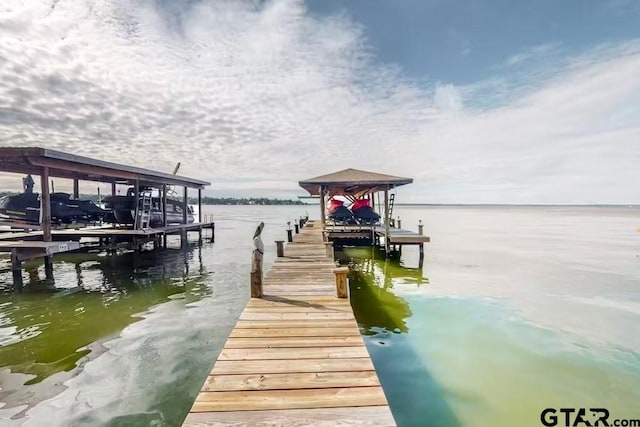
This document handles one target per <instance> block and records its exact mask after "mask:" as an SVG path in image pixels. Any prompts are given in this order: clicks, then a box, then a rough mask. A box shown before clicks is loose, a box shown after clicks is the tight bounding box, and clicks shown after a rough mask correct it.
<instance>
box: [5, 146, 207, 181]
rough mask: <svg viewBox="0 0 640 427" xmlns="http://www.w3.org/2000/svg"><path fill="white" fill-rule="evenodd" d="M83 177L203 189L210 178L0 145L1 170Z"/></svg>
mask: <svg viewBox="0 0 640 427" xmlns="http://www.w3.org/2000/svg"><path fill="white" fill-rule="evenodd" d="M44 167H48V168H49V176H52V177H59V178H69V179H78V180H83V181H98V182H115V183H120V184H133V183H135V182H136V181H138V183H139V184H140V185H148V186H157V185H176V186H180V187H187V188H199V189H202V188H204V187H205V186H207V185H211V183H210V182H207V181H202V180H199V179H195V178H187V177H184V176H179V175H172V174H170V173H165V172H159V171H153V170H150V169H144V168H139V167H135V166H129V165H123V164H119V163H112V162H106V161H102V160H97V159H92V158H89V157H82V156H77V155H75V154H70V153H64V152H62V151H56V150H50V149H47V148H41V147H27V148H17V147H0V172H13V173H21V174H34V175H40V174H41V173H42V171H43V168H44Z"/></svg>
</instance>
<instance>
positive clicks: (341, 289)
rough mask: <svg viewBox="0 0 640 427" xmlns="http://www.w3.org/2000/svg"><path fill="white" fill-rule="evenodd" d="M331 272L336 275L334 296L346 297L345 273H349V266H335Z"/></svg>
mask: <svg viewBox="0 0 640 427" xmlns="http://www.w3.org/2000/svg"><path fill="white" fill-rule="evenodd" d="M333 274H335V276H336V296H337V297H338V298H347V297H348V286H347V274H349V267H339V268H336V269H335V270H333Z"/></svg>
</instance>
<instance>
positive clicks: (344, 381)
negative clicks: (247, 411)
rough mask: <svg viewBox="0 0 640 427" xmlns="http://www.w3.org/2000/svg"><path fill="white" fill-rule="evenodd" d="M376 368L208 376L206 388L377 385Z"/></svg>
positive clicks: (228, 389)
mask: <svg viewBox="0 0 640 427" xmlns="http://www.w3.org/2000/svg"><path fill="white" fill-rule="evenodd" d="M377 385H379V383H378V376H377V375H376V373H375V371H358V372H287V373H286V374H248V375H215V376H209V377H208V378H207V381H206V382H205V383H204V387H203V388H202V390H203V391H242V390H244V391H250V390H286V389H291V390H294V389H300V388H336V387H368V386H377Z"/></svg>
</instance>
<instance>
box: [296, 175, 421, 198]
mask: <svg viewBox="0 0 640 427" xmlns="http://www.w3.org/2000/svg"><path fill="white" fill-rule="evenodd" d="M412 182H413V178H403V177H400V176H393V175H386V174H382V173H376V172H368V171H363V170H358V169H345V170H341V171H338V172H334V173H330V174H327V175H322V176H317V177H315V178H310V179H306V180H304V181H300V182H299V184H300V186H301V187H302V188H304V189H305V190H307V191H308V192H309V194H311V195H312V196H319V195H320V192H321V189H324V191H325V192H326V193H328V194H329V195H356V196H358V195H362V194H366V193H374V192H377V191H384V190H390V189H392V188H395V187H399V186H401V185H405V184H411V183H412Z"/></svg>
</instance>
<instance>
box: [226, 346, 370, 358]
mask: <svg viewBox="0 0 640 427" xmlns="http://www.w3.org/2000/svg"><path fill="white" fill-rule="evenodd" d="M352 357H369V353H367V348H366V347H365V346H357V347H282V348H280V347H266V348H253V349H251V350H247V349H245V348H224V349H222V352H220V355H218V360H280V359H345V358H352Z"/></svg>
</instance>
